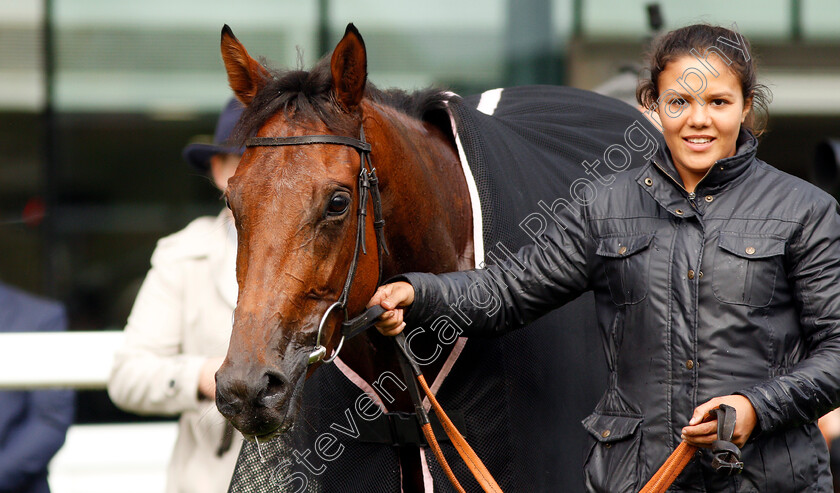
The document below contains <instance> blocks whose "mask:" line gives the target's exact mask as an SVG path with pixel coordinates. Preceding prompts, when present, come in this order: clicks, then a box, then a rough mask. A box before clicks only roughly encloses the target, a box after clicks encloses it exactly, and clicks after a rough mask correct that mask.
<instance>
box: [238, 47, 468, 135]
mask: <svg viewBox="0 0 840 493" xmlns="http://www.w3.org/2000/svg"><path fill="white" fill-rule="evenodd" d="M263 65H264V64H263ZM269 73H270V74H271V78H270V79H268V80H267V81H265V85H264V86H263V87H262V89H260V91H259V92H257V94H256V95H255V96H254V99H253V100H252V101H251V104H249V105H248V106H247V107H246V108H245V110H244V111H243V112H242V117H241V118H240V120H239V124H238V125H237V127H236V129H235V131H234V133H233V137H232V139H231V140H232V141H233V143H235V144H236V145H242V144H243V143H244V141H245V139H247V138H248V137H250V136H253V135H255V134H256V133H257V131H258V130H259V129H260V128H261V127H262V126H263V125H265V123H266V122H267V121H268V120H269V118H271V117H272V116H273V115H275V114H276V113H278V112H281V111H282V112H283V113H284V114H285V116H286V117H287V118H288V120H289V121H290V122H293V123H295V124H298V125H303V126H306V125H307V124H311V123H313V122H318V121H320V122H323V123H324V124H325V125H326V126H327V128H329V129H330V130H331V131H333V132H335V133H337V134H340V135H346V136H349V137H358V131H359V124H360V121H359V115H358V113H356V112H353V113H348V112H347V111H345V110H344V109H343V108H342V107H341V105H340V104H339V103H338V102H337V101H336V100H335V99H334V95H333V91H332V87H333V79H332V74H331V72H330V59H329V57H326V58H323V59H321V60H320V61H319V62H318V63H317V64H315V66H313V67H312V69H311V70H309V71H306V70H302V69H289V70H282V71H280V70H270V71H269ZM365 97H366V98H367V99H369V100H371V101H373V102H376V103H379V104H383V105H387V106H390V107H392V108H394V109H396V110H398V111H401V112H402V113H405V114H406V115H407V116H409V117H412V118H417V119H419V120H425V121H430V122H431V123H433V124H435V125H438V126H441V123H442V119H441V110H443V109H444V108H445V106H446V103H447V102H449V101H450V100H452V99H453V98H456V97H457V96H456V95H455V94H453V93H451V92H448V91H445V90H442V89H438V88H427V89H422V90H419V91H415V92H411V93H409V92H406V91H403V90H401V89H388V90H380V89H378V88H376V86H374V85H373V84H372V83H371V82H370V81H368V82H367V83H366V85H365ZM443 130H444V131H445V132H444V133H445V134H451V130H449V129H448V117H447V118H446V128H443Z"/></svg>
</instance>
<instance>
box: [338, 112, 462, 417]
mask: <svg viewBox="0 0 840 493" xmlns="http://www.w3.org/2000/svg"><path fill="white" fill-rule="evenodd" d="M365 122H366V123H365V132H366V134H367V136H368V139H369V141H370V142H371V143H372V145H373V152H372V158H373V164H374V166H376V169H377V175H378V177H379V180H380V184H381V185H380V187H381V191H382V203H383V215H384V219H385V236H386V241H387V243H388V248H389V249H390V252H391V254H390V255H389V256H388V257H386V258H385V259H384V272H383V279H385V280H387V279H388V278H390V277H392V276H394V275H396V274H399V273H402V272H411V271H421V272H435V273H439V272H450V271H454V270H460V269H464V268H468V267H472V266H473V258H472V254H473V242H472V214H471V204H470V198H469V192H468V189H467V184H466V180H465V178H464V174H463V170H462V168H461V164H460V161H459V160H458V153H457V150H456V149H455V147H454V145H453V144H452V142H451V141H450V139H448V138H447V137H446V135H444V134H443V132H441V131H440V130H439V129H438V128H436V127H434V126H432V125H430V124H428V123H424V122H419V121H416V120H412V119H410V118H408V117H406V116H404V115H401V114H399V113H397V112H396V111H395V110H392V109H389V108H383V107H379V106H374V105H372V104H369V105H367V107H366V108H365ZM412 344H413V346H412V349H413V350H414V351H415V352H416V353H417V354H432V353H433V352H434V351H435V347H436V345H437V341H436V340H435V338H434V337H433V336H431V337H417V338H416V339H414V341H413V343H412ZM441 349H442V350H443V352H442V353H441V355H440V356H439V357H438V358H436V359H435V361H434V363H432V364H429V365H425V366H424V367H423V368H422V369H423V372H424V374H425V375H426V379H427V381H429V382H432V381H433V380H434V379H435V377H436V375H437V374H438V372H439V371H440V369H441V367H442V366H443V364H444V363H445V362H446V359H447V357H448V355H449V349H450V347H442V348H441ZM342 357H343V358H345V361H346V362H347V364H348V366H350V367H351V368H353V369H354V370H355V371H356V372H357V373H358V374H359V375H360V376H361V377H362V378H363V379H365V380H367V381H368V382H369V383H370V382H373V381H375V380H376V379H377V378H379V377H380V376H381V374H382V373H383V372H384V371H392V372H394V373H395V374H397V375H400V372H399V366H398V364H397V361H396V353H395V348H394V344H393V342H392V341H391V340H390V338H385V337H382V336H379V334H365V335H364V336H360V337H357V338H356V339H355V340H352V341H349V345H348V348H347V351H345V353H344V354H343V355H342ZM401 394H402V395H400V396H395V397H397V402H396V405H395V408H397V409H401V410H406V411H410V410H412V407H411V404H410V402H409V401H408V400H407V398H408V396H407V395H406V394H405V393H401Z"/></svg>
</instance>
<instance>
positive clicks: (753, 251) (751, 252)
mask: <svg viewBox="0 0 840 493" xmlns="http://www.w3.org/2000/svg"><path fill="white" fill-rule="evenodd" d="M745 251H746V252H747V255H752V254H754V253H755V248H753V247H747V249H746V250H745Z"/></svg>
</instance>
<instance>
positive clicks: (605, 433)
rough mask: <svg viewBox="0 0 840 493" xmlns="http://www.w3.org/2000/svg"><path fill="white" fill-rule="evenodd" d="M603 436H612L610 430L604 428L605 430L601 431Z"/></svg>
mask: <svg viewBox="0 0 840 493" xmlns="http://www.w3.org/2000/svg"><path fill="white" fill-rule="evenodd" d="M601 436H602V437H604V438H607V437H608V436H610V430H604V431H602V432H601Z"/></svg>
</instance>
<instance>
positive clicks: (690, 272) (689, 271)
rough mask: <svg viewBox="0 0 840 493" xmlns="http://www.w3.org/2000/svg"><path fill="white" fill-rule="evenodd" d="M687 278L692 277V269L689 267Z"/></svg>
mask: <svg viewBox="0 0 840 493" xmlns="http://www.w3.org/2000/svg"><path fill="white" fill-rule="evenodd" d="M688 278H689V279H694V271H693V270H691V269H688Z"/></svg>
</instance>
